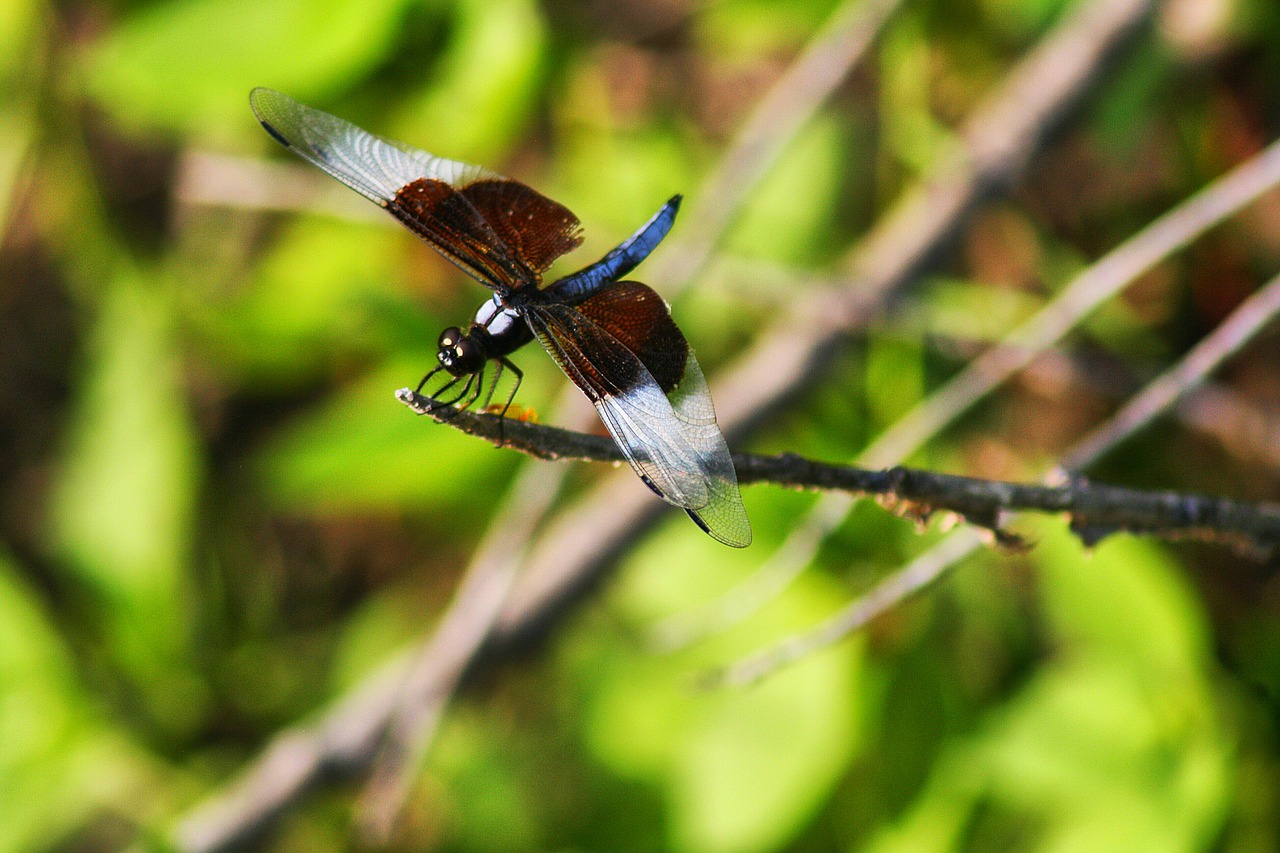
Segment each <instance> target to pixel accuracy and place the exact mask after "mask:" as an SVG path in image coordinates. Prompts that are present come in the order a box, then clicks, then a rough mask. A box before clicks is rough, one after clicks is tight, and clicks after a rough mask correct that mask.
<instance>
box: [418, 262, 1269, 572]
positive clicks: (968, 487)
mask: <svg viewBox="0 0 1280 853" xmlns="http://www.w3.org/2000/svg"><path fill="white" fill-rule="evenodd" d="M1278 282H1280V280H1278ZM1251 301H1253V300H1251ZM1277 310H1280V284H1278V285H1277V287H1276V288H1275V291H1274V292H1271V293H1270V294H1269V295H1268V294H1266V293H1259V294H1258V297H1257V304H1256V306H1255V307H1254V309H1253V310H1251V311H1248V312H1245V313H1247V314H1248V315H1249V319H1250V321H1251V323H1250V328H1248V329H1246V328H1244V327H1243V326H1244V324H1243V323H1239V322H1237V323H1232V324H1230V325H1232V326H1233V328H1232V329H1230V330H1228V331H1229V332H1234V334H1228V335H1224V337H1229V338H1230V340H1231V345H1233V346H1235V347H1239V346H1240V345H1242V344H1243V342H1244V340H1246V339H1247V337H1248V335H1249V334H1250V333H1251V332H1253V333H1256V331H1257V328H1259V325H1258V324H1259V322H1260V319H1261V318H1266V317H1270V316H1271V314H1272V313H1273V312H1274V311H1277ZM1238 313H1240V312H1238ZM1224 325H1225V324H1224ZM1220 331H1221V330H1220ZM1210 344H1211V340H1210V339H1206V341H1205V342H1204V344H1202V348H1208V349H1213V350H1214V351H1215V352H1216V351H1217V349H1216V348H1215V347H1212V346H1210ZM1197 349H1200V348H1197ZM1192 355H1194V352H1193V353H1192ZM1189 358H1190V357H1189ZM1210 358H1211V357H1210V356H1205V357H1201V358H1194V359H1191V361H1192V362H1193V364H1194V368H1195V369H1200V368H1201V367H1202V366H1203V365H1204V364H1206V363H1208V362H1209V361H1210ZM1219 361H1220V359H1219ZM1215 363H1216V362H1215ZM1190 370H1191V369H1190V368H1188V369H1184V370H1179V371H1178V375H1179V376H1183V375H1186V374H1187V373H1189V372H1190ZM1157 383H1160V384H1161V385H1165V384H1167V383H1164V382H1163V378H1162V380H1157ZM1155 384H1156V383H1153V386H1154V385H1155ZM1153 386H1148V388H1149V389H1150V388H1151V387H1153ZM396 399H398V400H400V401H401V402H402V403H404V404H405V405H406V406H408V407H409V408H411V409H412V410H413V411H415V412H417V413H419V414H426V415H429V416H431V417H433V418H435V419H436V420H437V421H439V422H440V423H445V424H448V425H450V426H453V427H455V428H457V429H459V430H462V431H463V432H466V433H469V434H472V435H488V436H490V437H491V440H493V441H494V443H497V432H498V424H497V421H498V418H496V417H495V416H493V415H487V414H472V413H471V412H457V411H456V410H453V409H440V408H435V403H434V401H433V400H431V399H430V398H428V397H424V396H422V395H420V394H415V393H414V392H413V391H411V390H409V389H408V388H403V389H401V390H400V391H397V392H396ZM1165 405H1168V403H1167V402H1166V403H1165ZM519 426H520V427H521V429H520V433H521V435H520V441H519V445H518V447H519V448H520V449H523V450H524V451H525V452H527V453H530V454H531V455H535V456H537V457H539V458H542V459H565V458H577V459H591V460H595V461H600V462H615V461H617V460H618V459H619V458H620V457H621V453H620V452H619V451H618V449H617V446H616V445H615V444H614V443H613V442H612V441H611V440H609V439H607V438H606V437H604V436H589V435H582V434H581V433H574V432H570V431H568V430H564V429H559V428H557V427H549V426H541V425H538V424H519ZM597 439H600V441H597ZM509 445H510V446H512V447H517V444H516V443H515V442H514V441H512V442H509ZM733 464H734V467H735V468H736V469H737V472H738V482H739V483H742V484H743V485H750V484H753V483H768V484H770V485H774V486H782V487H785V488H793V489H807V490H812V491H832V490H838V491H842V492H847V493H849V494H852V495H856V496H859V497H865V496H872V497H876V498H878V499H880V501H881V503H883V504H885V505H886V506H888V507H890V508H892V509H894V510H896V511H898V512H899V513H901V514H903V515H908V516H910V517H913V518H918V519H921V520H924V519H927V518H928V517H929V516H931V515H932V514H934V513H935V512H940V511H945V512H952V513H955V514H956V515H959V516H961V517H962V518H964V519H965V520H966V521H968V522H969V523H971V524H975V525H977V526H979V527H983V528H985V529H987V530H990V531H992V532H993V533H995V534H996V535H997V536H998V537H1000V538H1001V539H1002V540H1003V541H1005V542H1007V543H1008V544H1016V542H1015V541H1014V540H1010V539H1008V538H1007V534H1006V533H1005V530H1004V525H1003V520H1004V518H1005V516H1006V515H1007V514H1008V513H1011V512H1018V511H1022V512H1026V511H1033V512H1052V513H1067V514H1068V515H1070V516H1071V518H1072V524H1073V526H1075V527H1079V528H1082V529H1084V528H1088V529H1102V528H1106V529H1113V530H1117V531H1118V530H1127V531H1133V532H1142V533H1147V534H1150V535H1154V536H1161V537H1168V538H1185V537H1188V536H1195V537H1198V538H1205V539H1211V540H1219V541H1230V542H1237V543H1239V544H1241V545H1243V546H1251V547H1258V548H1264V549H1269V548H1271V547H1273V546H1275V545H1276V544H1280V506H1271V505H1266V504H1251V503H1246V502H1240V501H1232V500H1226V499H1223V498H1214V497H1205V496H1201V495H1188V494H1179V493H1174V492H1151V491H1141V490H1137V489H1125V488H1119V487H1115V486H1104V485H1099V484H1095V483H1089V482H1087V481H1084V480H1073V481H1070V482H1067V483H1064V484H1061V485H1026V484H1019V483H1006V482H1002V481H999V480H984V479H980V478H976V477H964V476H960V475H957V474H940V473H936V472H932V471H921V470H917V469H913V468H904V467H902V466H898V467H894V468H889V469H884V470H869V469H866V468H857V467H854V466H850V465H836V464H831V463H827V462H819V461H816V460H812V459H806V458H804V457H801V456H797V455H795V454H792V453H783V454H779V455H776V456H762V455H759V454H754V453H735V454H733Z"/></svg>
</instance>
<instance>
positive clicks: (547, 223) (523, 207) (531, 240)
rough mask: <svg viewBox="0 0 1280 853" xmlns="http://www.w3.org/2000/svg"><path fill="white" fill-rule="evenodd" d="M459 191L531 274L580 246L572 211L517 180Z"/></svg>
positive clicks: (487, 182) (490, 182)
mask: <svg viewBox="0 0 1280 853" xmlns="http://www.w3.org/2000/svg"><path fill="white" fill-rule="evenodd" d="M459 192H460V193H461V194H462V195H464V196H466V198H467V200H468V201H470V202H471V203H472V204H473V205H474V206H475V208H476V210H478V211H480V215H481V216H483V217H484V218H485V221H486V222H488V223H489V225H490V226H491V227H492V228H493V230H494V231H495V232H497V234H498V236H499V237H500V238H501V239H502V242H503V243H505V244H506V245H507V247H508V248H509V249H510V250H511V251H512V253H513V254H514V255H515V256H516V257H517V258H518V259H520V260H521V261H523V262H524V263H525V265H526V266H528V268H529V269H530V270H531V271H533V272H536V273H541V272H543V271H544V270H546V269H547V267H549V266H551V264H552V262H553V261H555V259H556V258H558V257H560V256H561V255H563V254H565V253H566V252H569V251H572V250H573V249H576V248H578V246H579V245H581V244H582V225H581V223H580V222H579V221H578V217H576V216H574V215H573V211H571V210H569V208H567V207H565V206H564V205H563V204H560V203H559V202H555V201H552V200H551V199H549V198H547V197H546V196H544V195H542V194H541V193H539V192H537V191H536V190H533V189H530V188H529V187H527V186H525V185H524V184H522V183H520V182H519V181H512V180H506V179H496V178H485V179H481V180H478V181H476V182H475V183H472V184H469V185H467V186H465V187H463V188H461V189H460V190H459Z"/></svg>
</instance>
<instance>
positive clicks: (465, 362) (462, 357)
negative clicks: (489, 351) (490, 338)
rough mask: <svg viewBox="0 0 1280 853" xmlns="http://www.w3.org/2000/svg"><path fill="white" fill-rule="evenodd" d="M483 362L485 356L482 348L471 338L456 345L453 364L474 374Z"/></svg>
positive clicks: (464, 339)
mask: <svg viewBox="0 0 1280 853" xmlns="http://www.w3.org/2000/svg"><path fill="white" fill-rule="evenodd" d="M483 361H484V356H483V355H481V353H480V348H479V347H477V346H476V344H475V341H473V340H471V339H470V338H463V339H462V340H460V341H458V342H457V343H456V344H454V346H453V363H454V364H456V365H458V366H459V367H461V368H464V369H465V370H467V371H468V372H474V371H475V370H476V369H477V368H479V366H480V364H481V362H483Z"/></svg>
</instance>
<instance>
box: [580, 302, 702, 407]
mask: <svg viewBox="0 0 1280 853" xmlns="http://www.w3.org/2000/svg"><path fill="white" fill-rule="evenodd" d="M575 307H576V308H577V309H578V310H579V311H581V312H582V313H583V314H585V315H586V316H587V317H588V318H590V319H591V320H592V321H593V322H595V323H596V325H598V326H600V327H601V328H603V329H605V330H606V331H607V332H609V334H611V335H613V336H614V337H615V338H617V339H618V340H619V341H620V342H621V343H622V344H623V346H625V347H626V348H627V349H629V350H631V351H632V352H633V353H635V354H636V357H637V358H639V359H640V363H641V364H643V365H644V366H645V368H647V369H648V371H649V372H650V373H651V374H653V378H654V379H655V380H657V382H658V386H659V387H660V388H662V391H663V393H668V394H669V393H670V392H671V391H672V389H674V388H675V387H676V386H677V385H679V384H680V380H681V379H682V378H683V377H684V368H685V361H686V359H687V358H688V356H689V342H688V341H686V340H685V337H684V333H683V332H681V331H680V329H679V327H677V326H676V324H675V321H674V320H672V319H671V311H670V310H669V309H668V308H667V303H665V302H663V301H662V297H661V296H659V295H658V294H657V292H656V291H655V290H654V289H653V288H651V287H649V286H648V285H645V284H641V283H640V282H638V281H619V282H614V283H613V284H609V285H606V286H605V287H602V288H601V289H600V290H599V291H597V292H596V293H595V294H593V295H592V296H591V298H590V299H586V300H584V301H582V302H580V303H578V304H577V305H576V306H575Z"/></svg>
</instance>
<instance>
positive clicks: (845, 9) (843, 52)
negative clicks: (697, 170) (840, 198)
mask: <svg viewBox="0 0 1280 853" xmlns="http://www.w3.org/2000/svg"><path fill="white" fill-rule="evenodd" d="M902 3H903V0H845V2H844V3H843V4H842V5H841V6H840V7H839V8H837V9H836V11H835V12H834V13H832V15H831V17H830V18H829V19H828V21H827V24H826V26H825V27H824V28H823V30H822V31H821V32H819V33H818V34H817V35H816V36H815V37H814V38H813V39H812V40H810V42H809V44H808V45H807V46H806V47H805V50H804V52H803V53H801V54H800V56H799V57H797V58H796V60H795V61H794V62H792V63H791V65H790V66H789V67H788V68H787V71H786V73H785V74H783V76H782V77H781V78H779V79H778V81H777V82H776V83H775V84H774V85H773V86H772V88H770V90H769V92H768V93H767V94H766V95H765V96H764V98H762V99H761V101H760V103H759V104H758V105H757V106H756V108H755V109H754V110H753V111H752V113H751V116H750V117H749V118H748V119H747V121H746V123H745V124H744V125H743V126H742V129H741V130H739V131H738V133H737V135H736V136H735V138H734V141H733V144H732V146H730V148H729V150H728V151H727V152H726V153H725V155H724V156H723V157H722V158H721V159H720V162H719V164H718V165H717V167H716V169H715V171H714V172H713V173H712V174H711V175H710V176H709V177H708V178H707V179H706V180H705V181H704V182H703V184H702V186H701V188H700V189H699V191H698V192H697V193H694V194H692V196H691V200H692V201H693V206H692V207H691V208H690V210H689V211H688V213H687V214H686V215H685V218H684V222H685V223H686V228H685V229H684V231H683V232H681V233H680V234H679V235H676V236H677V239H676V241H675V245H674V247H673V250H672V251H668V252H665V253H664V254H663V255H662V257H661V259H660V261H659V263H658V265H657V267H656V268H655V269H654V271H653V273H652V277H653V279H654V280H655V281H658V282H660V283H661V286H662V292H663V293H664V294H665V295H667V296H668V297H670V296H671V295H672V294H674V293H675V292H677V291H679V290H680V289H682V288H683V287H684V286H685V285H687V284H688V283H689V282H690V281H692V280H693V279H694V278H696V277H697V276H698V275H699V274H700V273H701V272H702V271H703V269H704V268H705V267H706V264H707V262H708V261H710V260H711V258H712V256H713V254H714V252H715V250H716V248H717V247H718V246H719V245H720V243H721V241H722V240H723V238H724V235H725V234H726V233H728V231H729V228H730V227H731V226H732V225H733V222H734V221H735V220H736V219H737V216H738V214H739V212H740V211H741V210H742V207H743V205H744V204H745V203H746V201H747V198H748V196H749V195H750V193H751V190H753V189H754V188H755V187H756V186H757V185H758V184H759V183H760V181H761V180H762V179H763V178H764V177H765V175H767V174H768V173H769V170H770V169H771V168H772V167H773V165H774V163H776V162H777V160H778V158H779V157H781V156H782V154H783V152H784V151H786V149H787V146H788V145H790V144H791V142H792V141H793V140H794V139H795V138H796V136H797V135H798V134H799V133H800V131H801V129H802V128H803V127H804V126H805V125H806V124H808V122H809V120H810V119H811V118H812V117H813V114H814V113H816V112H817V111H818V108H819V107H821V106H822V104H823V103H824V102H825V101H826V100H827V98H829V97H830V96H831V92H832V91H833V90H834V89H835V87H836V86H838V85H839V84H840V83H841V81H843V80H844V79H845V78H847V77H848V75H849V73H850V72H851V71H852V70H853V69H854V68H856V67H858V66H859V65H861V63H862V60H863V58H864V57H865V56H866V54H867V51H868V50H869V49H870V47H871V45H872V43H873V42H874V41H875V38H876V36H877V35H878V34H879V33H880V31H881V30H882V29H883V28H884V25H885V23H887V22H888V20H889V19H890V18H891V17H892V16H893V14H894V13H895V12H896V11H897V10H898V8H899V7H901V6H902Z"/></svg>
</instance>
